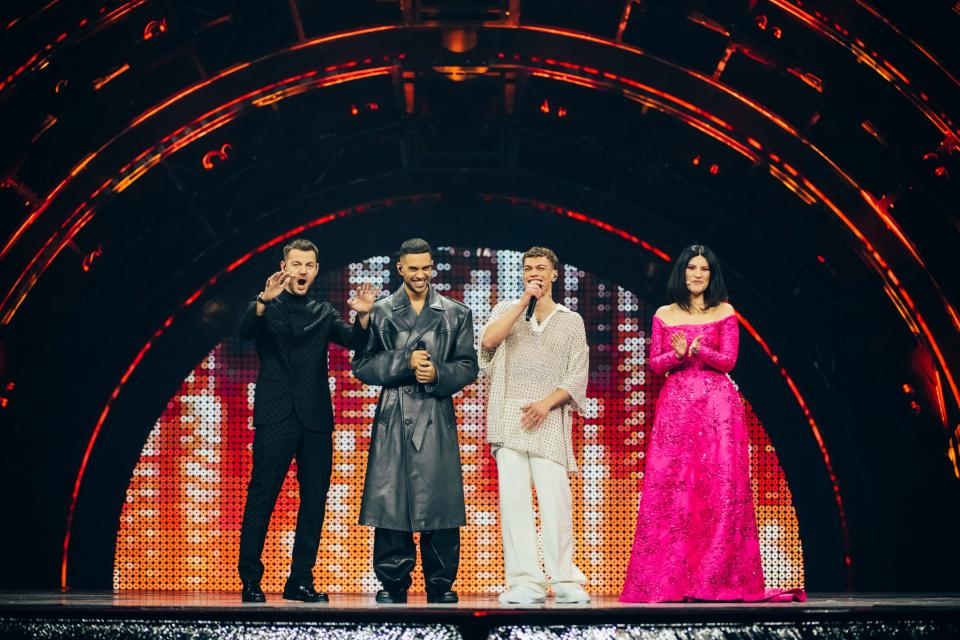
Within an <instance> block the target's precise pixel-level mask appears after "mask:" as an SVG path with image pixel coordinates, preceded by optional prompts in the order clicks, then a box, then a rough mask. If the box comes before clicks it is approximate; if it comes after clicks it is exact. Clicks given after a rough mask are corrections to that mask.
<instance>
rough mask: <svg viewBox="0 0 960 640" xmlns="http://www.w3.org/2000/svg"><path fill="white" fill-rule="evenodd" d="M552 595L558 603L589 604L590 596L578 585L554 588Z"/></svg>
mask: <svg viewBox="0 0 960 640" xmlns="http://www.w3.org/2000/svg"><path fill="white" fill-rule="evenodd" d="M553 594H554V596H555V597H556V600H557V602H558V603H561V604H576V603H586V602H590V594H589V593H587V592H586V591H584V590H583V587H581V586H580V585H570V586H559V585H558V586H556V587H554V588H553Z"/></svg>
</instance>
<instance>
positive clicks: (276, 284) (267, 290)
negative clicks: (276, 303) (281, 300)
mask: <svg viewBox="0 0 960 640" xmlns="http://www.w3.org/2000/svg"><path fill="white" fill-rule="evenodd" d="M288 280H290V274H287V273H284V272H283V271H277V272H276V273H275V274H273V275H272V276H270V277H269V278H267V284H265V285H264V287H263V293H261V294H260V297H261V298H263V299H264V300H266V301H268V302H269V301H270V300H273V299H274V298H276V297H277V296H278V295H280V294H281V293H283V289H284V287H286V286H287V281H288Z"/></svg>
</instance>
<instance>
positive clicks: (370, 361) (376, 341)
mask: <svg viewBox="0 0 960 640" xmlns="http://www.w3.org/2000/svg"><path fill="white" fill-rule="evenodd" d="M364 334H366V340H365V342H364V344H363V345H362V346H361V348H359V349H357V350H356V353H355V354H354V356H353V361H352V364H353V375H355V376H356V377H357V379H358V380H360V382H363V383H365V384H373V385H379V386H381V387H399V386H400V385H404V384H412V383H414V382H416V378H415V377H414V375H413V370H412V369H411V368H410V354H411V353H412V350H411V349H384V348H383V340H381V339H380V331H379V330H378V329H377V326H376V318H374V317H371V318H370V328H369V329H368V330H367V331H364Z"/></svg>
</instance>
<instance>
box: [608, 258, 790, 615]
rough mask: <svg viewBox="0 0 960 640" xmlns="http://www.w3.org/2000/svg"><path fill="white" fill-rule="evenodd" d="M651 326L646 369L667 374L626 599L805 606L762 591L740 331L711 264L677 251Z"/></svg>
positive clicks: (648, 457)
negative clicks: (739, 368) (740, 382)
mask: <svg viewBox="0 0 960 640" xmlns="http://www.w3.org/2000/svg"><path fill="white" fill-rule="evenodd" d="M667 288H668V294H669V297H670V298H671V299H672V300H673V304H671V305H669V306H667V307H662V308H661V309H659V310H658V311H657V315H655V316H654V318H653V332H652V336H651V341H650V358H649V362H650V369H651V370H652V371H653V372H654V373H656V374H666V376H667V379H666V382H665V383H664V385H663V389H662V390H661V391H660V397H659V399H658V401H657V406H656V413H655V418H654V424H653V430H652V432H651V434H650V438H651V440H650V442H649V444H648V447H647V454H646V466H645V470H644V477H643V485H642V492H641V498H640V511H639V513H638V514H637V529H636V534H635V535H634V541H633V549H632V552H631V554H630V563H629V565H628V567H627V575H626V578H625V580H624V585H623V591H622V592H621V594H620V600H621V601H622V602H671V601H689V600H737V601H759V600H789V599H793V598H797V599H802V598H803V597H804V596H803V593H802V591H799V590H797V591H791V592H780V591H774V590H766V589H765V588H764V581H763V567H762V565H761V561H760V544H759V539H758V537H757V523H756V516H755V514H754V509H753V492H752V490H751V488H750V454H749V449H748V447H749V444H750V440H749V434H748V431H747V424H746V421H745V419H744V409H743V402H742V401H741V399H740V394H739V393H738V392H737V389H736V387H735V386H734V384H733V382H732V381H731V380H730V378H729V377H728V376H727V373H728V372H729V371H730V370H731V369H733V365H734V364H735V363H736V360H737V346H738V340H739V325H738V323H737V317H736V314H735V313H734V311H733V307H731V306H730V305H729V304H728V303H727V302H726V300H727V294H726V288H725V286H724V284H723V276H722V275H721V273H720V270H719V265H718V263H717V259H716V256H714V255H713V253H712V252H711V251H710V249H708V248H707V247H704V246H702V245H693V246H691V247H688V248H687V249H685V250H684V251H683V252H682V253H681V255H680V257H679V258H678V259H677V262H676V264H675V265H674V269H673V273H672V274H671V277H670V282H669V284H668V287H667Z"/></svg>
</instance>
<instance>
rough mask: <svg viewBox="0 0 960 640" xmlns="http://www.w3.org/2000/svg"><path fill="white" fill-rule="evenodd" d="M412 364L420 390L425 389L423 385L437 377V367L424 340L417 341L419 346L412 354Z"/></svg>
mask: <svg viewBox="0 0 960 640" xmlns="http://www.w3.org/2000/svg"><path fill="white" fill-rule="evenodd" d="M410 364H411V366H412V368H413V374H414V376H415V377H416V378H417V383H418V386H419V387H420V391H423V385H425V384H428V383H430V382H433V381H434V380H436V379H437V368H436V367H435V366H433V363H432V362H431V361H430V354H429V353H428V352H427V345H426V343H424V341H423V340H418V341H417V348H416V350H415V351H414V352H413V354H411V356H410Z"/></svg>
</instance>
